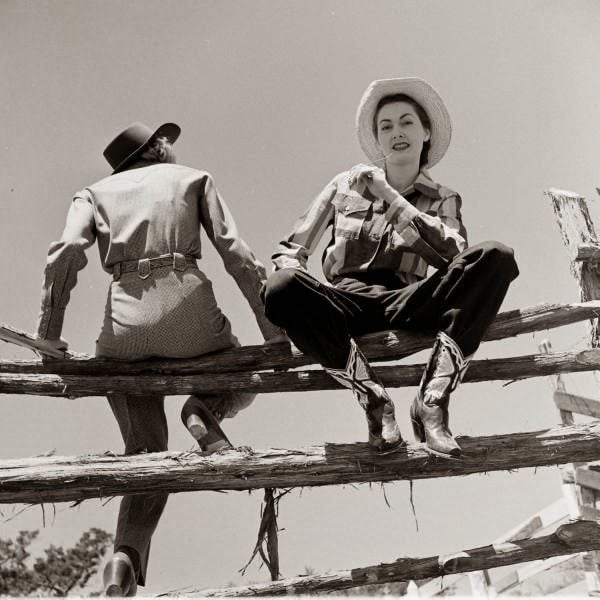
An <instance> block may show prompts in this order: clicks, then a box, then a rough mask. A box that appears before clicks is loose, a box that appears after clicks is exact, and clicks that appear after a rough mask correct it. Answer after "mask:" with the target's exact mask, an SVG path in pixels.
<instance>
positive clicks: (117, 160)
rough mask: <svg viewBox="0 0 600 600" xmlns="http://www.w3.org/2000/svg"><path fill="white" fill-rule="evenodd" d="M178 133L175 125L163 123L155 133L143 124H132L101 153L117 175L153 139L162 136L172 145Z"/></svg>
mask: <svg viewBox="0 0 600 600" xmlns="http://www.w3.org/2000/svg"><path fill="white" fill-rule="evenodd" d="M180 133H181V128H180V127H179V125H175V123H165V124H164V125H161V126H160V127H159V128H158V129H157V130H156V131H152V129H150V127H148V126H147V125H144V124H143V123H132V124H131V125H130V126H129V127H128V128H127V129H124V130H123V131H122V132H121V133H119V135H118V136H117V137H116V138H115V139H114V140H113V141H112V142H111V143H110V144H108V146H106V148H105V149H104V152H103V154H104V158H106V160H107V161H108V164H109V165H110V166H111V167H112V168H113V169H114V170H113V173H118V172H119V171H122V170H123V169H124V168H125V167H126V166H127V165H129V164H131V163H132V162H133V161H134V160H135V159H136V158H137V157H138V156H139V155H140V154H141V153H142V152H143V151H144V150H145V149H146V148H147V146H148V145H149V143H150V142H151V141H152V140H153V139H154V138H157V137H163V136H164V137H166V138H167V139H168V140H169V142H171V143H173V142H175V140H176V139H177V138H178V137H179V134H180Z"/></svg>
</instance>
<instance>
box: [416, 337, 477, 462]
mask: <svg viewBox="0 0 600 600" xmlns="http://www.w3.org/2000/svg"><path fill="white" fill-rule="evenodd" d="M471 358H472V355H471V356H468V357H466V358H465V357H464V356H463V354H462V351H461V349H460V348H459V347H458V345H457V344H456V342H455V341H454V340H453V339H452V338H451V337H449V336H448V335H446V334H445V333H443V332H440V333H438V335H437V338H436V340H435V343H434V345H433V350H432V352H431V356H430V357H429V361H428V362H427V365H426V367H425V372H424V373H423V377H422V379H421V384H420V386H419V391H418V393H417V396H416V397H415V399H414V400H413V403H412V406H411V408H410V417H411V420H412V424H413V431H414V432H415V437H416V438H417V439H418V440H420V441H421V442H426V444H427V446H428V448H430V449H431V450H433V451H434V452H438V453H440V454H447V455H450V456H460V454H461V452H462V451H461V448H460V446H459V445H458V444H457V442H456V440H455V439H454V437H452V433H451V431H450V428H449V427H448V403H449V401H450V393H451V392H453V391H454V390H455V389H456V387H457V386H458V384H459V383H460V382H461V380H462V378H463V376H464V374H465V371H466V370H467V367H468V366H469V363H470V362H471Z"/></svg>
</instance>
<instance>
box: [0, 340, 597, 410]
mask: <svg viewBox="0 0 600 600" xmlns="http://www.w3.org/2000/svg"><path fill="white" fill-rule="evenodd" d="M424 367H425V365H424V364H415V365H394V366H379V367H375V372H376V373H377V375H378V376H379V377H380V378H381V381H382V382H383V383H384V384H385V385H386V386H387V387H391V388H395V387H404V386H414V385H417V384H418V383H419V380H420V378H421V375H422V373H423V369H424ZM597 369H600V349H591V350H581V351H579V352H555V353H552V354H532V355H527V356H516V357H511V358H497V359H489V360H476V361H473V362H472V363H471V365H470V366H469V370H468V371H467V373H466V375H465V378H464V382H471V383H474V382H480V381H513V380H517V379H526V378H529V377H544V376H546V375H552V374H555V373H567V372H582V371H595V370H597ZM338 388H341V385H340V384H339V383H338V382H337V381H335V380H334V379H332V378H331V377H330V376H329V375H328V374H327V373H326V372H325V371H323V370H322V369H306V370H294V371H287V372H278V371H275V372H272V371H249V372H244V371H237V372H231V373H210V374H209V373H200V374H185V375H167V374H163V375H156V374H140V375H129V374H128V375H118V374H113V375H108V374H106V375H83V374H82V375H59V374H49V373H48V374H46V373H40V374H38V373H13V372H9V373H0V393H4V394H33V395H36V396H66V397H69V398H79V397H84V396H104V395H106V394H107V392H112V391H119V392H122V393H139V392H140V391H144V392H153V393H160V394H165V395H180V394H192V393H194V392H203V393H207V394H211V393H214V394H217V393H220V392H222V391H223V390H237V391H245V392H255V393H262V394H265V393H272V392H307V391H312V390H333V389H338ZM349 397H350V396H349Z"/></svg>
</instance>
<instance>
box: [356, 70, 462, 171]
mask: <svg viewBox="0 0 600 600" xmlns="http://www.w3.org/2000/svg"><path fill="white" fill-rule="evenodd" d="M394 94H405V95H406V96H409V97H410V98H412V99H413V100H415V102H417V103H418V104H420V105H421V106H422V107H423V110H424V111H425V112H426V113H427V116H428V117H429V121H430V123H431V131H430V132H429V133H430V148H429V154H428V160H427V163H426V165H425V166H427V167H432V166H433V165H435V164H436V163H438V162H439V161H440V160H441V159H442V157H443V156H444V154H445V153H446V150H447V149H448V145H449V144H450V138H451V137H452V123H451V121H450V115H449V114H448V110H447V109H446V106H445V104H444V101H443V100H442V98H441V96H440V95H439V94H438V93H437V92H436V91H435V89H434V88H433V87H431V85H429V84H428V83H427V82H426V81H424V80H423V79H420V78H418V77H399V78H395V79H377V80H376V81H373V82H372V83H371V85H369V87H368V88H367V89H366V91H365V93H364V94H363V97H362V98H361V101H360V104H359V105H358V110H357V112H356V133H357V135H358V142H359V144H360V147H361V148H362V149H363V152H364V153H365V154H366V155H367V157H368V158H369V160H371V161H372V162H374V163H376V164H382V163H383V162H384V160H385V157H384V155H383V152H382V151H381V148H380V146H379V143H378V141H377V137H376V136H375V133H374V132H373V119H374V118H375V110H376V109H377V104H378V103H379V101H380V100H381V99H382V98H384V97H385V96H391V95H394Z"/></svg>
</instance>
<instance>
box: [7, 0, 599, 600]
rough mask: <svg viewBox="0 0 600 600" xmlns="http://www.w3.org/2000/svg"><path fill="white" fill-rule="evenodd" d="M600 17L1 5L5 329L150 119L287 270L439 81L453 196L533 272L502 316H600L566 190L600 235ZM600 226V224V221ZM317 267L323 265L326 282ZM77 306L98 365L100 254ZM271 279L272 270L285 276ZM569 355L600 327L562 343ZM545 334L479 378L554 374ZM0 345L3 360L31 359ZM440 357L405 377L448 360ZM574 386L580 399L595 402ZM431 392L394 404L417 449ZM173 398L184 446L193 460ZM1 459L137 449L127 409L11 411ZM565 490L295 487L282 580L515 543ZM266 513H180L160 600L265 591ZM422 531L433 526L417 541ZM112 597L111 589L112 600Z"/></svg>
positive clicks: (238, 329)
mask: <svg viewBox="0 0 600 600" xmlns="http://www.w3.org/2000/svg"><path fill="white" fill-rule="evenodd" d="M599 30H600V4H599V3H598V2H596V1H595V0H589V1H585V0H574V1H572V2H568V3H567V2H564V1H562V0H544V1H542V0H504V1H502V2H491V1H489V0H484V1H481V0H452V1H447V2H442V1H433V0H419V1H417V0H414V1H413V0H395V1H386V0H369V1H368V2H367V1H366V0H365V1H356V0H310V1H305V0H303V1H288V2H281V1H277V0H253V1H241V0H240V1H237V2H234V1H232V0H215V1H204V0H178V1H177V2H175V1H170V2H163V1H158V0H144V1H141V0H133V1H130V2H124V1H119V0H54V1H46V0H35V1H34V0H2V1H1V2H0V73H1V75H2V79H3V81H4V85H3V86H2V88H1V89H0V123H1V126H2V133H3V135H2V141H1V142H0V160H1V164H2V168H1V169H0V193H1V201H0V253H1V256H2V260H1V261H0V276H1V281H2V282H3V285H2V287H1V288H0V289H1V291H0V321H3V322H5V323H9V324H11V325H13V326H15V327H19V328H21V329H25V330H29V331H34V329H35V324H36V318H37V313H38V310H39V302H40V297H39V294H40V286H41V277H42V271H43V267H44V261H45V255H46V252H47V248H48V245H49V244H50V242H52V241H53V240H56V239H58V237H59V236H60V233H61V231H62V227H63V224H64V219H65V215H66V212H67V210H68V206H69V202H70V199H71V197H72V196H73V194H74V192H76V191H77V190H79V189H81V188H82V187H84V186H86V185H88V184H90V183H92V182H94V181H96V180H98V179H101V178H102V177H104V176H106V175H107V174H108V173H109V168H108V165H107V164H106V163H105V161H104V158H103V157H102V150H103V149H104V147H105V146H106V144H107V143H108V142H109V141H110V140H111V139H112V138H113V137H114V135H116V134H117V133H118V132H119V131H120V130H122V129H123V128H125V127H126V126H127V125H129V124H130V123H131V122H133V121H142V122H145V123H147V124H148V125H149V126H151V127H155V126H158V125H160V124H161V123H163V122H166V121H174V122H176V123H178V124H179V125H180V126H181V128H182V135H181V137H180V139H179V141H178V142H177V144H176V151H177V157H178V161H179V162H181V163H183V164H187V165H190V166H193V167H197V168H201V169H205V170H207V171H209V172H210V173H211V174H212V175H213V176H214V178H215V181H216V182H217V186H218V187H219V189H220V191H221V192H222V194H223V197H224V198H225V201H226V202H227V204H228V205H229V207H230V209H231V211H232V213H233V214H234V216H235V219H236V221H237V223H238V227H239V230H240V232H241V234H242V237H243V238H244V239H245V240H246V241H247V242H248V244H249V245H250V246H251V247H252V248H253V250H254V252H255V253H256V255H257V256H258V257H259V258H260V260H262V261H263V262H264V263H265V265H270V263H269V257H270V255H271V254H272V252H273V251H274V249H275V246H276V244H277V242H278V241H279V239H280V238H282V237H283V236H284V235H285V234H286V233H287V232H288V231H289V230H290V228H291V226H292V224H293V222H294V221H295V219H296V217H298V216H299V215H300V214H301V213H302V212H303V211H304V210H305V208H306V207H307V206H308V204H309V203H310V201H311V200H312V199H313V198H314V196H316V194H318V193H319V192H320V190H321V189H322V188H323V187H324V186H325V185H326V184H327V182H328V181H330V180H331V179H332V178H333V176H334V175H336V174H337V173H339V172H341V171H343V170H345V169H348V168H350V167H351V166H352V165H354V164H356V163H359V162H364V161H365V157H364V156H363V155H362V153H361V150H360V147H359V145H358V142H357V140H356V136H355V131H354V116H355V111H356V107H357V105H358V102H359V100H360V97H361V95H362V93H363V91H364V90H365V88H366V87H367V86H368V84H369V83H370V82H371V81H372V80H374V79H380V78H387V77H397V76H419V77H422V78H424V79H426V80H427V81H429V82H430V83H431V84H432V85H433V86H434V87H435V88H436V89H437V90H438V91H439V92H440V94H441V96H442V97H443V98H444V100H445V102H446V105H447V107H448V110H449V112H450V115H451V117H452V122H453V139H452V142H451V145H450V148H449V150H448V153H447V154H446V156H445V157H444V159H443V160H442V161H441V163H440V164H439V165H436V166H435V167H434V168H433V169H432V171H431V174H432V176H433V177H434V179H435V180H436V181H438V182H440V183H442V184H444V185H445V186H447V187H450V188H452V189H454V190H456V191H458V192H459V193H460V194H461V196H462V198H463V217H464V221H465V224H466V226H467V229H468V232H469V239H470V242H471V243H477V242H480V241H484V240H488V239H496V240H500V241H502V242H504V243H505V244H508V245H509V246H511V247H513V248H514V250H515V255H516V258H517V261H518V263H519V267H520V271H521V275H520V277H519V278H518V279H517V280H516V281H515V282H514V284H513V285H512V287H511V289H510V290H509V293H508V295H507V297H506V300H505V303H504V305H503V309H502V310H508V309H512V308H517V307H525V306H531V305H533V304H538V303H541V302H574V301H577V300H578V298H579V291H578V288H577V285H576V282H575V280H574V279H573V278H572V276H571V274H570V272H569V258H568V254H567V252H566V250H565V249H564V247H563V245H562V242H561V239H560V235H559V232H558V228H557V226H556V223H555V219H554V216H553V213H552V209H551V206H550V203H549V201H548V200H546V199H545V198H544V195H543V192H544V190H547V189H549V188H551V187H557V188H561V189H568V190H572V191H575V192H577V193H579V194H581V195H583V196H585V197H587V198H588V199H589V200H590V209H591V211H592V216H593V217H594V218H595V219H596V223H600V220H598V216H597V200H598V195H597V192H596V186H598V185H600V175H599V172H598V157H599V156H600V135H599V134H598V132H600V108H599V106H600V105H599V103H598V97H599V95H600V71H599V69H598V64H599V42H598V31H599ZM599 226H600V225H599ZM319 255H320V252H319V251H317V252H316V253H315V257H314V258H313V259H311V263H310V268H311V269H312V271H313V272H314V273H315V274H319V277H322V276H321V275H320V265H319V260H318V257H319ZM88 256H89V258H90V262H89V265H88V266H87V267H86V269H85V270H84V271H82V272H81V273H80V276H79V283H78V286H77V288H76V289H75V291H74V293H73V294H72V300H71V303H70V305H69V307H68V309H67V315H66V319H65V326H64V330H63V335H64V337H65V338H66V339H67V340H68V341H69V342H70V346H71V348H72V349H73V350H76V351H80V352H89V353H91V352H93V349H94V342H95V339H96V337H97V335H98V332H99V328H100V324H101V319H102V316H103V307H104V302H105V298H106V291H107V289H108V284H109V278H108V276H107V275H106V274H105V273H104V272H103V271H102V270H101V269H100V266H99V261H98V259H97V250H96V247H93V248H91V249H90V250H89V251H88ZM201 268H202V269H203V270H204V271H205V272H206V274H207V275H208V276H209V278H210V279H211V280H212V281H213V284H214V287H215V291H216V296H217V299H218V302H219V304H220V306H221V308H222V309H223V311H224V312H225V314H227V316H228V317H229V318H230V320H231V322H232V325H233V328H234V331H235V333H236V335H237V336H238V337H239V339H240V341H241V342H242V343H243V344H256V343H260V342H261V338H260V334H259V331H258V328H257V326H256V323H255V322H254V320H253V316H252V313H251V311H250V309H249V307H248V306H247V304H246V303H245V301H244V299H243V297H242V296H241V294H240V293H239V291H238V290H237V289H236V287H235V283H234V282H233V280H232V279H231V278H230V277H229V276H228V275H227V274H226V273H225V272H224V269H223V268H222V263H221V262H220V258H219V257H218V255H217V254H216V252H215V251H214V249H212V248H211V247H210V244H209V242H208V240H207V239H206V237H205V238H204V257H203V259H202V263H201ZM269 268H270V267H269ZM547 335H548V337H549V338H550V339H551V341H552V343H553V346H554V349H555V350H569V349H574V348H582V347H584V346H585V345H586V344H587V343H588V341H587V337H586V336H587V329H586V327H585V326H584V325H576V326H570V327H568V328H561V329H559V330H553V331H551V332H549V333H548V334H547ZM544 337H546V334H545V333H544V332H541V333H539V334H536V335H527V336H521V337H520V338H517V339H513V340H506V341H502V342H494V343H490V344H484V345H483V346H482V347H481V349H480V351H479V352H478V358H486V357H496V356H513V355H520V354H531V353H534V352H536V351H537V345H538V344H539V342H540V341H541V340H542V339H543V338H544ZM28 357H30V354H29V353H27V352H26V351H24V350H21V349H18V348H16V347H12V346H9V345H6V344H3V345H2V346H0V358H2V359H12V358H28ZM425 358H426V355H425V354H419V355H418V356H416V357H411V358H410V359H409V360H407V361H405V362H423V361H424V360H425ZM595 383H596V382H595V380H594V379H593V377H591V376H587V377H586V376H584V375H571V376H568V377H567V386H568V388H569V389H570V390H571V391H573V392H574V393H587V394H588V395H590V394H594V393H595V389H594V386H595ZM414 393H415V389H414V388H402V389H397V390H393V391H392V395H393V398H394V401H395V403H396V411H397V413H398V419H399V423H400V426H401V429H402V431H403V433H404V434H405V437H407V438H408V439H412V434H411V431H410V426H409V419H408V407H409V403H410V401H411V400H412V397H413V395H414ZM551 393H552V386H551V382H550V381H549V379H547V378H539V379H531V380H528V381H524V382H518V383H513V384H511V385H509V386H503V385H502V383H501V382H488V383H480V384H465V385H463V386H462V387H461V388H459V390H458V391H457V392H456V393H455V394H454V397H453V400H452V404H451V424H452V426H453V429H454V431H455V432H456V433H459V434H462V435H469V436H474V435H490V434H496V433H510V432H517V431H534V430H537V429H544V428H548V427H552V426H554V425H555V424H556V423H557V422H558V421H559V417H558V414H557V411H556V410H555V408H554V405H553V403H552V397H551ZM183 401H184V398H182V397H171V398H168V399H167V402H166V404H167V414H168V419H169V425H170V448H171V449H173V450H175V449H179V450H185V449H190V448H192V447H193V444H192V440H191V438H190V436H189V434H188V433H187V431H185V430H184V429H183V427H182V425H181V423H180V421H179V410H180V407H181V405H182V404H183ZM0 423H1V425H0V433H1V436H0V440H1V441H0V459H1V458H9V457H11V458H14V457H28V456H35V455H39V454H43V453H45V452H49V451H54V452H55V453H56V454H57V455H77V454H85V453H101V452H104V451H106V450H112V451H115V452H120V451H121V450H122V442H121V439H120V436H119V433H118V429H117V426H116V423H115V421H114V419H113V417H112V414H111V412H110V410H109V408H108V404H107V402H106V400H105V399H104V398H82V399H78V400H66V399H60V398H39V397H34V396H16V395H15V396H12V395H3V396H2V398H1V404H0ZM224 428H225V430H226V431H227V433H228V435H229V437H230V439H231V440H232V441H233V442H234V443H236V444H240V445H249V446H252V447H255V448H266V447H299V446H306V445H311V444H320V443H323V442H334V443H335V442H349V441H364V439H365V436H366V427H365V422H364V417H363V416H362V415H361V412H360V409H359V407H358V406H357V405H356V402H355V401H354V399H353V398H352V395H351V393H350V392H349V391H330V392H314V393H290V394H265V395H262V396H259V397H257V399H256V400H255V402H254V403H253V404H252V406H250V407H249V408H248V409H246V410H245V411H244V412H242V413H240V414H239V415H238V416H237V417H236V418H235V419H232V420H228V421H226V422H225V423H224ZM559 482H560V477H559V474H558V471H557V469H555V468H546V469H537V470H533V469H528V470H523V471H518V472H512V473H488V474H484V475H474V476H469V477H461V478H448V479H436V480H430V481H416V482H415V483H414V489H413V498H414V504H415V509H416V517H417V518H416V520H415V517H414V516H413V514H412V512H411V508H410V495H409V485H408V483H407V482H399V483H393V484H386V486H385V490H386V495H387V499H388V501H389V504H390V507H388V506H387V504H386V500H385V498H384V495H383V492H382V490H381V487H380V486H371V487H369V486H366V485H363V486H343V487H327V488H322V489H318V488H312V489H304V490H302V491H298V490H297V491H294V492H293V493H291V494H288V495H287V496H286V497H285V498H284V499H283V500H282V502H281V505H280V509H279V525H280V527H281V528H282V529H283V531H281V533H280V557H281V570H282V573H283V574H284V575H285V576H294V575H297V574H300V573H302V572H303V571H304V569H305V568H306V567H310V568H312V569H314V570H315V571H317V572H324V571H327V570H334V569H348V568H354V567H361V566H367V565H372V564H377V563H380V562H385V561H391V560H394V559H395V558H397V557H399V556H427V555H431V554H437V553H440V552H441V553H446V552H453V551H457V550H460V549H463V548H470V547H474V546H478V545H483V544H487V543H489V542H491V541H492V540H493V539H495V538H496V537H498V536H500V535H501V534H502V533H503V532H504V531H506V530H507V529H510V528H512V527H513V526H514V525H515V524H517V523H519V522H520V521H522V520H524V519H525V518H527V516H529V515H530V514H531V513H533V512H535V511H537V510H539V509H541V508H543V507H544V506H546V505H547V504H550V503H551V502H553V501H554V500H556V499H557V498H558V497H559V495H560V485H559ZM261 499H262V494H261V493H260V492H254V493H252V494H248V493H245V492H232V493H228V494H217V493H210V492H197V493H185V494H174V495H172V496H171V497H170V499H169V502H168V504H167V508H166V510H165V514H164V516H163V519H162V520H161V522H160V524H159V527H158V530H157V532H156V535H155V536H154V539H153V542H152V551H151V558H150V564H149V573H148V585H147V587H146V588H145V593H146V594H148V595H151V594H154V593H162V592H166V591H169V590H174V589H179V588H182V587H186V586H192V585H194V586H197V587H207V588H208V587H219V586H225V585H229V584H240V585H242V584H245V583H248V582H250V581H266V580H267V579H268V572H267V570H266V569H265V568H263V569H260V570H257V569H256V568H251V569H249V570H248V572H247V574H246V576H244V577H242V576H241V574H240V573H239V572H238V571H239V569H240V568H241V567H243V565H244V564H245V563H246V560H247V558H248V557H249V556H250V554H251V552H252V548H253V546H254V543H255V539H256V532H257V530H258V524H259V513H260V504H261ZM20 508H21V507H7V506H4V507H0V510H1V511H2V513H1V514H0V524H1V526H0V537H11V536H14V535H15V534H16V532H18V531H19V530H22V529H38V528H39V529H41V533H40V539H39V542H38V547H39V548H42V547H45V546H47V545H49V544H51V543H53V544H65V545H70V544H72V543H73V542H74V541H75V540H76V539H78V537H79V535H80V534H81V533H82V532H83V531H84V530H86V529H88V528H90V527H102V528H104V529H106V530H107V531H112V532H114V527H115V522H116V514H117V509H118V499H114V500H112V501H110V502H108V503H103V502H101V501H99V500H91V501H87V502H84V503H83V504H82V505H80V506H79V507H77V508H69V507H68V505H65V504H61V505H57V506H56V514H55V515H54V514H52V513H51V512H50V511H48V510H46V519H45V522H44V520H43V518H42V511H41V509H40V508H39V507H33V508H30V509H28V510H26V511H24V512H20V513H19V510H20ZM417 522H418V529H417ZM96 583H97V582H96Z"/></svg>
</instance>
